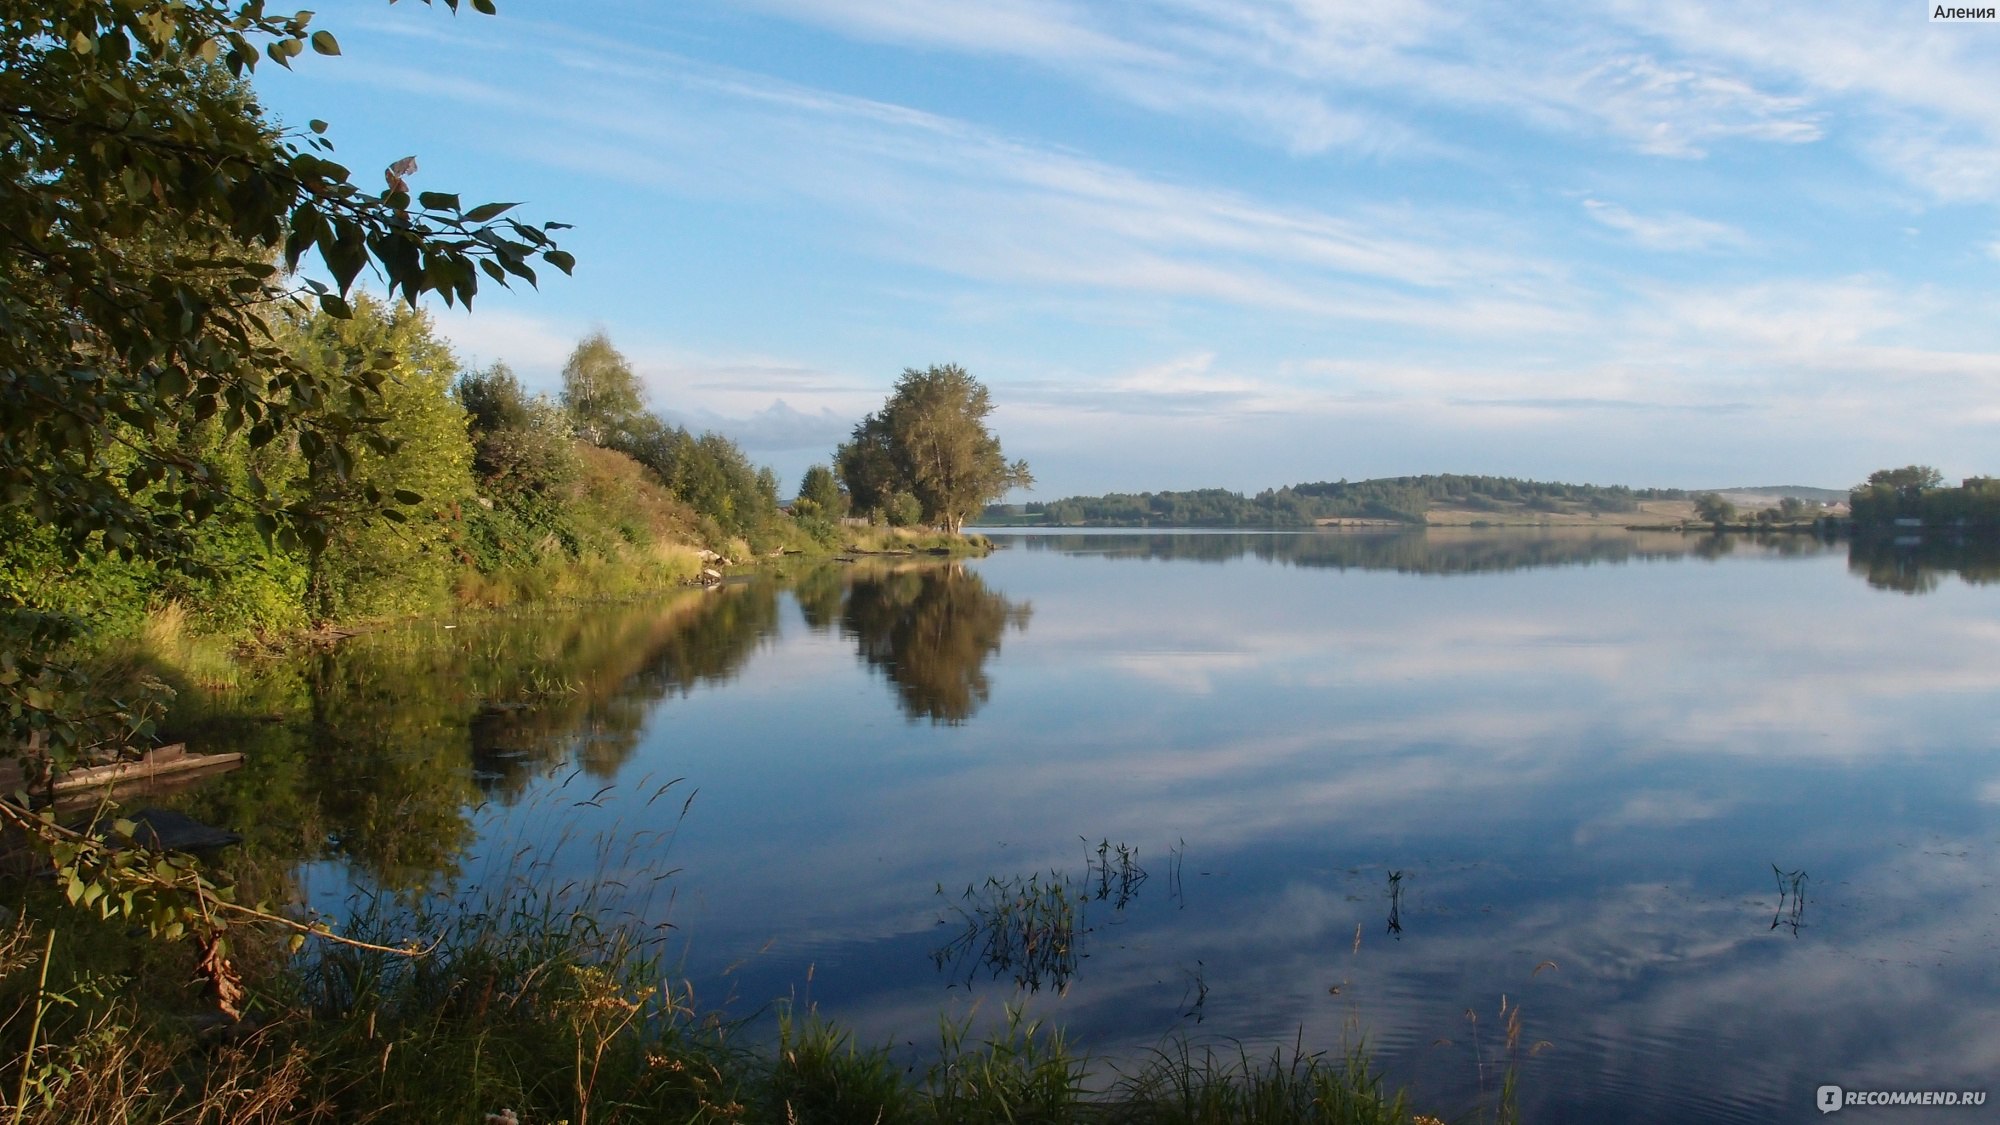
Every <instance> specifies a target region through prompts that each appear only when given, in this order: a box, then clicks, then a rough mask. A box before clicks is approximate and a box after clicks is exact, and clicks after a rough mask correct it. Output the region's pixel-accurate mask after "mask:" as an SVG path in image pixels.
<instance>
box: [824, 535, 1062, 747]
mask: <svg viewBox="0 0 2000 1125" xmlns="http://www.w3.org/2000/svg"><path fill="white" fill-rule="evenodd" d="M836 576H837V577H840V578H842V579H843V580H842V581H841V582H840V587H841V589H840V590H839V591H838V595H837V596H838V599H839V601H838V605H839V609H838V611H837V618H836V616H835V613H834V612H830V611H831V610H832V608H833V598H834V597H835V596H836V595H835V591H834V589H833V588H832V586H831V584H830V579H829V578H828V577H827V576H825V575H823V574H822V575H812V576H808V577H807V578H806V579H802V580H801V582H800V584H799V586H798V587H797V589H796V596H797V597H798V600H799V605H800V608H801V609H803V610H804V611H805V614H806V620H807V621H808V622H811V623H812V624H814V625H815V626H816V627H818V628H822V629H824V628H828V627H830V626H831V625H832V623H833V622H834V621H835V620H837V621H838V623H839V627H840V632H841V635H842V636H845V637H849V638H851V639H853V640H854V642H855V644H856V646H857V649H858V652H859V655H860V657H861V659H862V660H864V661H866V662H867V664H868V666H869V667H870V668H873V669H876V670H878V671H880V672H881V673H882V674H883V675H885V676H887V677H888V678H889V682H890V683H892V684H894V685H895V687H896V699H897V702H898V703H899V704H900V705H901V706H902V708H903V714H904V715H905V716H906V717H907V718H909V720H910V721H911V722H915V721H917V720H918V719H929V720H930V721H931V722H932V723H934V724H943V725H947V726H956V725H958V724H960V723H963V722H965V721H966V720H967V719H970V718H971V717H972V716H973V714H974V713H975V712H977V711H978V710H979V708H980V706H981V705H983V704H984V703H985V702H986V700H987V698H988V697H989V696H990V695H991V693H992V690H993V686H992V683H991V682H990V681H989V680H988V679H987V676H986V661H987V659H988V658H990V657H991V656H992V655H993V654H994V653H996V652H998V651H1000V641H1001V638H1002V637H1004V636H1005V635H1006V633H1007V631H1008V630H1009V629H1016V630H1019V629H1026V628H1027V627H1028V618H1029V616H1030V614H1031V613H1032V607H1030V606H1028V605H1026V604H1018V605H1017V604H1015V603H1014V602H1010V601H1008V600H1007V599H1006V598H1004V597H1002V596H1000V595H999V594H997V593H994V592H993V591H992V590H991V589H988V588H987V585H986V582H985V580H984V579H982V578H980V577H979V575H977V574H975V573H973V572H972V571H970V570H967V569H966V568H965V567H964V566H963V565H961V564H959V563H931V564H918V565H904V566H897V567H890V568H878V567H863V566H857V567H855V568H852V569H850V570H848V571H847V572H846V573H845V574H844V575H839V574H838V573H836Z"/></svg>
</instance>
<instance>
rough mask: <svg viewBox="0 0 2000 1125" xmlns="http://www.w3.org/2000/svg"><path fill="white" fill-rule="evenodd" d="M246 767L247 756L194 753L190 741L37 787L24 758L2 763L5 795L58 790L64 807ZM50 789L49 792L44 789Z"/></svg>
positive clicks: (84, 768) (0, 775) (92, 767)
mask: <svg viewBox="0 0 2000 1125" xmlns="http://www.w3.org/2000/svg"><path fill="white" fill-rule="evenodd" d="M242 764H243V755H241V754H235V753H229V754H190V753H188V752H187V745H186V744H185V743H180V742H176V743H174V744H173V745H171V746H161V747H158V748H156V749H153V750H148V751H147V752H146V753H144V754H142V755H140V756H139V757H137V758H134V759H130V760H126V761H118V762H107V763H104V764H102V765H90V766H79V767H77V768H75V769H71V770H67V771H64V772H62V773H59V774H57V775H56V776H55V778H54V779H53V780H52V781H49V782H46V783H44V782H41V781H38V780H37V781H34V782H33V783H32V784H31V779H30V778H29V776H28V774H27V772H26V771H24V770H23V769H22V768H21V760H20V759H19V758H10V759H7V760H5V761H0V793H12V792H14V791H16V790H20V789H25V788H33V789H35V790H38V791H42V792H53V793H54V795H55V798H56V803H57V804H58V805H65V804H75V803H81V802H83V801H89V800H95V799H96V798H98V797H110V796H124V795H129V794H132V793H157V792H159V791H161V790H163V789H170V788H175V787H177V786H179V785H181V784H183V783H186V782H190V781H195V780H198V779H201V778H205V777H209V776H212V775H214V774H218V773H225V772H227V771H229V770H233V769H235V768H236V767H238V766H240V765H242ZM44 785H46V788H44Z"/></svg>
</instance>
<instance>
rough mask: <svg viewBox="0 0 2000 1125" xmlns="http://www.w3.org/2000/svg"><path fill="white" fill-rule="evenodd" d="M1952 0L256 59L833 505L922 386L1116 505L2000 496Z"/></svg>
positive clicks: (887, 27) (325, 17)
mask: <svg viewBox="0 0 2000 1125" xmlns="http://www.w3.org/2000/svg"><path fill="white" fill-rule="evenodd" d="M1928 12H1929V9H1928V8H1927V7H1926V6H1925V5H1922V4H1916V3H1908V2H1899V3H1851V2H1844V0H1827V2H1823V3H1813V4H1798V5H1788V6H1784V8H1783V9H1782V10H1779V11H1775V12H1769V11H1758V10H1756V9H1754V8H1746V7H1745V6H1743V5H1740V4H1724V3H1706V2H1700V0H1682V2H1676V3H1671V4H1661V3H1657V2H1650V3H1627V2H1624V0H1604V2H1602V3H1597V4H1590V5H1565V4H1536V3H1527V2H1518V0H1517V2H1511V3H1495V4H1486V3H1480V2H1477V0H1458V2H1454V3H1451V4H1442V3H1429V2H1424V0H1377V2H1373V3H1366V4H1362V3H1337V2H1331V0H1116V2H1113V0H1096V2H1085V0H743V2H739V3H732V4H706V3H683V2H669V0H655V2H640V0H605V2H598V0H569V2H560V0H500V15H499V16H498V17H482V16H476V15H473V14H471V13H470V12H469V10H468V12H467V13H466V14H464V15H460V16H457V17H453V16H452V15H451V14H450V13H448V12H447V11H445V10H443V9H442V7H439V8H437V9H435V10H433V9H431V8H426V7H424V6H422V5H420V4H416V3H412V2H408V0H406V2H404V3H401V4H396V5H394V6H390V5H387V4H383V3H381V2H379V0H330V2H326V3H323V4H321V5H320V6H319V15H318V17H317V18H316V20H315V26H318V27H324V28H326V29H328V30H331V31H333V32H334V33H335V34H336V35H337V36H338V37H339V39H340V42H341V45H342V47H343V52H344V57H342V58H338V59H327V58H318V57H314V56H310V55H308V56H307V57H305V58H303V59H301V60H299V61H298V63H297V65H296V69H295V70H294V71H293V72H290V73H287V72H284V71H282V70H279V69H278V68H276V67H269V66H267V67H265V68H262V69H261V70H260V71H259V74H258V78H257V85H258V88H259V91H260V93H261V94H262V96H263V97H264V99H265V101H266V103H267V105H268V106H269V107H270V108H271V109H272V110H273V111H274V112H275V113H277V114H278V115H279V116H280V117H282V118H283V119H284V120H286V121H287V122H290V123H293V124H297V125H303V124H304V122H305V121H306V120H308V119H310V118H315V117H317V118H324V119H326V120H328V121H330V122H331V123H332V126H333V128H332V132H331V133H330V136H331V137H332V138H333V140H334V141H335V144H336V145H337V151H336V153H335V155H336V156H337V157H338V158H340V159H341V160H342V161H343V162H345V163H347V164H348V165H349V166H351V167H353V168H354V169H356V179H357V181H358V182H361V183H363V184H367V183H370V182H372V179H373V175H374V172H373V171H372V170H373V169H378V168H381V167H384V166H386V165H387V164H389V163H390V162H392V161H394V160H395V159H397V158H399V157H402V156H406V155H410V154H413V153H414V154H415V155H416V156H417V158H418V160H419V161H420V164H421V171H420V172H419V173H418V175H417V176H416V177H415V178H414V179H413V180H412V186H413V187H414V188H418V189H425V190H442V191H458V192H460V193H461V194H463V195H464V196H465V198H466V200H467V202H468V203H470V202H473V201H475V200H485V199H506V200H524V201H527V206H526V207H525V208H524V209H523V213H524V214H525V215H527V216H528V217H531V218H534V219H537V220H548V219H553V220H559V221H564V222H570V223H574V224H575V225H576V229H575V230H573V231H570V232H567V234H566V236H565V238H564V246H565V248H567V249H570V250H571V251H573V252H574V253H575V254H576V256H577V259H578V265H577V269H576V274H575V276H574V277H573V278H567V279H566V278H562V277H561V276H559V275H557V276H552V277H548V278H545V279H544V283H543V285H542V287H541V288H540V289H539V290H527V289H523V290H520V291H517V292H503V291H499V290H490V291H488V292H484V293H482V294H481V296H480V298H479V300H478V303H477V307H476V311H475V312H474V313H473V314H471V315H470V316H466V315H464V314H461V313H458V312H455V311H445V310H438V311H437V315H438V320H439V324H440V326H441V328H442V329H443V330H444V332H445V334H446V335H447V336H448V337H449V338H450V339H451V340H452V342H453V344H454V346H455V348H456V349H457V351H458V352H459V354H460V356H461V358H462V359H464V360H465V361H466V362H468V363H474V362H476V363H484V362H487V361H491V360H495V359H504V360H506V361H507V362H508V363H510V364H511V365H513V366H514V368H515V369H516V371H517V372H519V373H520V374H521V375H522V376H523V377H524V379H526V380H527V381H528V382H529V383H530V384H531V385H534V386H537V387H544V388H553V387H554V386H555V385H556V382H557V377H558V375H557V373H558V372H559V371H560V368H561V365H562V361H563V359H564V357H565V355H566V354H567V353H568V351H569V349H570V348H571V347H572V346H573V345H574V344H575V342H576V341H577V339H578V338H580V337H581V336H582V335H583V334H584V333H586V332H588V331H589V330H591V329H592V328H602V329H604V330H605V331H607V332H608V333H610V335H611V337H612V339H613V341H614V342H615V343H616V344H617V345H618V346H619V347H620V349H621V350H623V351H624V352H625V353H626V355H627V356H628V357H630V358H631V360H632V361H633V364H634V366H635V367H636V368H637V369H638V371H639V372H640V373H641V375H642V376H643V377H644V379H645V381H646V384H647V387H648V390H649V393H650V395H651V400H652V404H653V405H654V407H655V408H657V409H659V410H661V411H662V412H663V413H667V414H670V415H673V416H676V417H678V418H680V419H682V420H685V421H687V422H689V423H690V424H692V425H694V426H696V427H698V428H699V427H708V428H714V429H718V430H721V431H722V432H724V433H728V434H730V435H731V436H732V437H735V438H736V439H737V440H739V441H740V442H742V443H743V444H744V446H745V447H746V448H747V449H748V450H749V451H750V452H751V454H752V455H753V456H754V457H755V458H756V459H758V460H759V461H760V462H763V463H768V464H771V465H772V466H774V467H775V468H777V469H778V470H779V472H780V474H781V476H782V477H784V478H785V479H786V483H787V484H788V485H789V484H791V483H793V482H795V481H796V479H797V475H798V473H799V472H800V471H801V470H803V469H804V467H805V466H806V465H807V464H809V463H811V462H812V461H814V460H824V459H825V458H826V456H827V454H828V452H829V451H830V450H831V448H832V447H833V445H834V444H835V443H837V442H838V441H839V440H840V439H841V438H842V437H843V436H844V435H845V434H846V432H847V431H848V430H849V429H850V428H851V427H852V425H853V423H854V422H855V421H856V420H858V419H859V418H860V416H861V415H862V414H864V413H866V412H867V411H869V410H871V409H874V408H876V407H877V406H879V405H880V403H881V401H882V399H883V397H884V396H885V395H886V394H887V392H888V390H889V388H890V386H891V385H892V384H893V382H894V380H895V377H896V375H897V374H898V373H899V372H900V371H901V370H902V369H903V368H904V367H906V366H917V367H922V366H926V365H928V364H932V363H945V362H956V363H960V364H962V365H964V366H965V367H966V368H968V369H969V370H971V371H972V372H973V374H975V375H977V376H978V377H980V378H981V379H982V380H984V381H985V382H986V383H987V384H988V386H990V387H991V388H992V390H993V394H994V399H995V401H996V403H997V404H998V409H997V410H996V412H995V414H994V416H993V418H992V419H991V421H992V424H993V427H994V429H995V431H996V432H997V433H998V434H999V435H1000V437H1001V439H1002V441H1003V443H1004V445H1005V447H1006V450H1007V452H1008V454H1009V455H1010V456H1018V457H1025V458H1027V459H1028V461H1029V462H1030V464H1031V465H1032V467H1033V468H1034V470H1035V472H1036V475H1037V477H1038V478H1039V480H1040V485H1039V486H1038V487H1037V489H1036V491H1035V495H1036V496H1039V497H1042V498H1047V499H1053V498H1055V497H1058V496H1062V495H1068V494H1071V493H1078V492H1100V491H1106V490H1113V489H1118V490H1124V489H1142V488H1154V489H1159V488H1195V487H1205V486H1216V485H1219V486H1223V487H1229V488H1235V489H1243V490H1255V489H1258V488H1261V487H1265V486H1271V485H1279V484H1285V483H1292V482H1296V481H1305V480H1323V479H1337V478H1341V477H1347V478H1350V479H1359V478H1363V477H1371V476H1385V475H1394V474H1400V473H1421V472H1480V473H1497V474H1506V475H1514V476H1525V477H1535V478H1542V479H1565V480H1578V481H1592V482H1598V483H1627V484H1635V485H1679V486H1687V487H1710V486H1726V485H1743V484H1775V483H1800V484H1814V485H1821V486H1827V487H1845V486H1847V485H1850V484H1852V483H1854V482H1855V481H1857V480H1859V479H1860V478H1861V477H1862V476H1865V475H1866V474H1867V472H1868V471H1870V470H1871V469H1874V468H1878V467H1881V466H1884V465H1891V464H1903V463H1906V462H1909V461H1913V460H1921V461H1927V462H1931V463H1934V464H1936V465H1938V466H1939V467H1940V468H1942V469H1943V470H1944V471H1945V473H1946V475H1947V476H1949V477H1957V476H1961V475H1967V474H1971V473H1974V472H1985V473H1992V472H1995V471H2000V463H1996V453H2000V442H1996V438H2000V299H1996V298H2000V211H1996V208H1995V204H1996V202H2000V24H1995V23H1981V24H1969V23H1933V22H1931V21H1930V20H1929V18H1928Z"/></svg>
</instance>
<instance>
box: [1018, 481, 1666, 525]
mask: <svg viewBox="0 0 2000 1125" xmlns="http://www.w3.org/2000/svg"><path fill="white" fill-rule="evenodd" d="M1685 496H1686V493H1684V492H1681V491H1680V490H1678V489H1659V488H1645V489H1632V488H1626V487H1623V486H1610V487H1604V486H1599V485H1588V484H1563V483H1560V482H1549V481H1530V480H1518V479H1515V478H1513V477H1485V476H1464V475H1458V474H1451V473H1445V474H1439V475H1430V476H1416V477H1384V478H1381V479H1377V480H1364V481H1345V480H1342V481H1335V482H1327V481H1320V482H1317V483H1310V484H1295V485H1289V486H1286V487H1284V488H1278V489H1266V490H1265V491H1263V492H1260V493H1257V494H1256V495H1255V496H1245V495H1243V494H1242V493H1240V492H1231V491H1228V490H1227V489H1220V488H1204V489H1195V490H1192V491H1187V492H1141V493H1109V494H1106V495H1104V496H1071V497H1066V498H1064V499H1062V500H1056V501H1052V502H1050V503H1047V504H1045V505H1036V504H1030V505H1028V509H1027V510H1028V511H1029V512H1031V513H1032V512H1036V511H1038V510H1039V511H1040V512H1041V514H1042V515H1043V517H1044V520H1045V522H1047V523H1050V524H1056V525H1062V526H1075V525H1093V526H1109V527H1307V526H1311V525H1312V524H1313V523H1314V522H1315V521H1318V520H1330V519H1369V520H1389V521H1393V522H1397V523H1415V524H1420V523H1423V522H1424V519H1425V513H1427V512H1429V511H1430V510H1431V509H1432V508H1433V507H1453V508H1470V509H1472V510H1474V511H1492V512H1500V511H1506V510H1509V509H1513V508H1521V509H1526V510H1529V511H1535V512H1571V513H1575V512H1583V513H1588V512H1630V511H1635V510H1637V508H1638V505H1639V501H1641V500H1673V499H1681V498H1683V497H1685Z"/></svg>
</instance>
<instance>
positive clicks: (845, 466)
mask: <svg viewBox="0 0 2000 1125" xmlns="http://www.w3.org/2000/svg"><path fill="white" fill-rule="evenodd" d="M992 412H993V400H992V395H991V394H990V393H989V392H988V391H987V389H986V387H985V385H984V384H982V383H980V382H979V380H977V379H975V378H973V377H972V376H971V375H970V374H968V373H967V372H966V370H965V369H964V368H962V367H959V366H958V365H956V364H946V365H945V366H942V367H930V368H927V369H926V370H923V371H918V370H917V369H916V368H913V367H912V368H905V369H904V371H903V375H902V378H900V379H898V380H897V382H896V390H895V392H894V393H893V394H891V395H890V396H889V401H888V402H887V403H885V404H884V405H883V408H882V411H881V413H879V414H870V415H869V416H868V417H867V418H865V419H863V420H862V421H861V423H860V424H859V425H857V426H856V427H855V428H854V436H853V438H852V440H850V441H849V442H848V443H847V444H845V445H842V446H841V447H840V449H839V451H838V452H837V453H836V454H835V460H836V462H837V463H838V465H839V468H840V475H841V480H842V482H843V483H844V484H846V486H847V491H848V493H849V495H851V496H852V497H853V500H854V506H855V507H856V508H858V509H863V510H875V511H879V512H893V511H894V510H895V508H896V507H897V502H898V497H899V495H907V496H909V497H912V498H914V500H915V502H916V504H917V505H918V506H919V507H920V509H921V512H922V519H923V520H924V522H926V523H929V524H932V525H933V526H936V527H941V528H944V529H946V530H948V531H952V532H956V531H958V530H959V529H960V528H962V527H964V526H965V521H966V519H967V518H969V517H970V516H971V515H972V514H973V513H975V512H977V511H979V510H980V509H981V508H982V507H984V506H985V505H986V503H987V502H988V501H989V500H996V499H999V498H1000V497H1001V496H1004V495H1006V493H1007V490H1008V489H1010V488H1027V487H1030V486H1032V485H1033V484H1034V482H1035V478H1034V476H1033V474H1031V473H1030V472H1029V471H1028V463H1027V462H1026V461H1014V462H1012V463H1009V462H1008V461H1007V459H1006V457H1005V456H1004V455H1003V454H1002V452H1001V450H1000V439H999V438H996V437H994V436H993V434H992V433H991V432H989V431H988V430H987V428H986V416H987V415H989V414H991V413H992Z"/></svg>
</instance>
